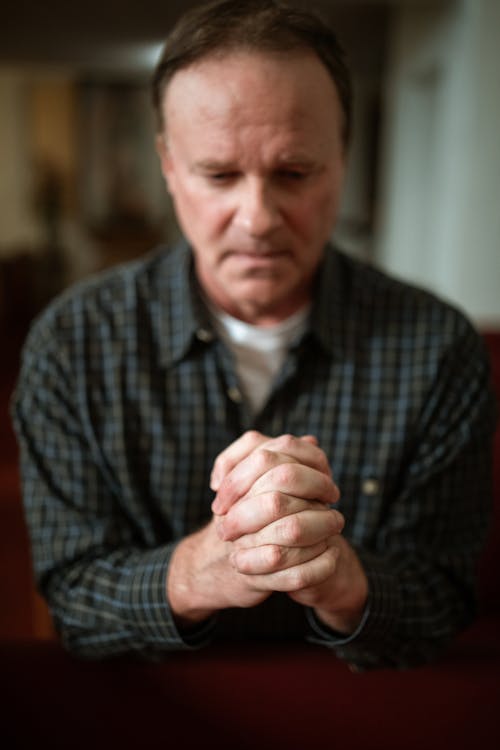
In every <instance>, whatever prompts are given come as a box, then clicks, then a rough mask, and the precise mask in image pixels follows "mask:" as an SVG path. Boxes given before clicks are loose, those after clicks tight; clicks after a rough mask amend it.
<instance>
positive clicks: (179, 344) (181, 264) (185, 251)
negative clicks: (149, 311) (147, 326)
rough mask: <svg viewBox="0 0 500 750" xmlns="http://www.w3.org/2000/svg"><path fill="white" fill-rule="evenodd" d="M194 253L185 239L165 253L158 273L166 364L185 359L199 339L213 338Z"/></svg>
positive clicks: (162, 351)
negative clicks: (196, 270)
mask: <svg viewBox="0 0 500 750" xmlns="http://www.w3.org/2000/svg"><path fill="white" fill-rule="evenodd" d="M193 265H194V264H193V257H192V253H191V250H190V247H189V245H188V244H187V242H185V241H182V242H180V243H179V244H178V245H177V246H176V247H174V248H173V249H172V250H170V251H168V252H167V253H166V254H165V262H164V265H163V268H162V273H161V274H159V277H158V284H159V288H158V299H159V334H160V340H159V351H160V361H161V364H162V365H165V366H169V365H172V364H174V363H176V362H178V361H179V360H181V359H182V358H183V357H184V356H185V355H186V354H187V353H188V351H189V349H190V348H191V346H192V345H193V342H194V341H195V340H196V337H197V334H199V335H198V339H200V340H203V341H205V342H206V341H210V338H211V335H210V323H209V319H208V315H207V313H206V312H205V310H204V306H203V303H202V300H201V296H200V294H199V292H198V290H197V282H196V279H195V274H194V268H193Z"/></svg>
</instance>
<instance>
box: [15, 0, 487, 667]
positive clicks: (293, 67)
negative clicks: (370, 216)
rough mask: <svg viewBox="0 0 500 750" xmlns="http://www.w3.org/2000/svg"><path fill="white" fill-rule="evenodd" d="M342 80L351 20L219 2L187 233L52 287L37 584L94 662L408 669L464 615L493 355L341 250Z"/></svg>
mask: <svg viewBox="0 0 500 750" xmlns="http://www.w3.org/2000/svg"><path fill="white" fill-rule="evenodd" d="M349 92H350V86H349V77H348V73H347V70H346V67H345V63H344V59H343V55H342V52H341V50H340V47H339V46H338V43H337V41H336V39H335V37H334V35H333V33H332V32H331V31H330V30H329V29H327V28H326V27H325V26H324V25H323V24H322V23H321V22H319V21H317V20H316V19H315V18H314V17H313V16H311V15H310V14H308V13H305V12H299V11H294V10H290V9H287V8H286V7H285V6H281V5H278V4H275V3H274V2H267V1H265V2H258V1H257V2H244V3H233V2H218V3H215V4H214V5H209V6H203V7H199V8H197V9H195V10H194V11H193V12H191V13H189V14H187V15H186V16H185V17H184V18H183V19H181V21H180V22H179V24H178V25H177V27H176V28H175V29H174V30H173V32H172V34H171V35H170V37H169V39H168V41H167V44H166V47H165V50H164V53H163V56H162V59H161V60H160V62H159V65H158V67H157V70H156V73H155V78H154V99H155V105H156V109H157V114H158V121H159V133H158V152H159V155H160V159H161V165H162V170H163V174H164V176H165V179H166V183H167V186H168V190H169V191H170V193H171V196H172V199H173V202H174V206H175V210H176V213H177V216H178V219H179V223H180V226H181V228H182V230H183V233H184V235H185V237H186V239H187V243H182V244H181V245H180V246H179V247H178V248H176V249H174V250H173V251H171V252H166V251H165V250H164V249H163V250H160V251H159V252H156V253H155V254H153V255H152V256H150V257H147V258H145V259H144V260H141V261H139V262H137V263H134V264H131V265H128V266H125V267H122V268H118V269H116V270H113V271H111V272H110V273H107V274H106V275H104V276H103V277H100V278H97V279H94V280H91V281H90V282H88V283H87V284H85V285H83V286H81V287H80V288H78V289H76V290H72V291H70V292H69V293H67V294H66V295H64V296H63V297H62V298H61V299H60V300H58V301H57V302H55V303H54V304H53V305H52V306H51V307H50V308H49V310H48V311H47V312H46V313H45V314H44V315H42V317H41V319H40V320H39V321H38V322H37V323H36V325H35V326H34V328H33V330H32V332H31V335H30V337H29V339H28V342H27V345H26V348H25V353H24V361H23V367H22V371H21V375H20V378H19V384H18V388H17V393H16V398H15V423H16V427H17V431H18V435H19V440H20V445H21V449H22V474H23V483H24V497H25V505H26V513H27V518H28V522H29V524H30V528H31V536H32V543H33V556H34V562H35V568H36V572H37V578H38V582H39V586H40V589H41V591H42V592H43V594H44V595H45V596H46V598H47V600H48V602H49V604H50V606H51V610H52V613H53V616H54V620H55V623H56V625H57V627H58V629H59V630H60V632H61V636H62V638H63V641H64V643H65V644H66V645H67V647H68V648H71V649H73V650H74V651H76V652H77V653H79V654H81V655H83V656H87V657H99V656H105V655H108V654H114V653H119V652H124V651H132V652H139V653H141V654H143V655H147V656H154V657H156V656H159V655H161V654H162V652H166V651H169V650H172V649H183V648H193V647H199V646H202V645H204V644H206V643H208V642H210V641H211V640H213V639H217V638H249V637H262V638H278V639H285V638H305V639H308V640H310V641H315V642H317V643H322V644H324V645H325V646H327V647H330V648H333V649H334V650H335V651H336V653H337V654H338V655H339V656H340V657H342V658H344V659H346V660H348V661H349V662H351V663H352V664H354V665H355V666H356V667H358V668H369V667H374V666H391V665H392V666H407V665H410V664H414V663H418V662H419V661H422V660H427V659H429V658H431V657H432V656H433V655H434V654H435V653H437V651H438V650H439V649H440V648H442V647H443V645H444V644H445V643H447V642H448V640H449V639H450V638H451V637H452V636H453V635H454V634H455V633H456V632H457V631H458V630H459V629H460V628H462V627H464V625H465V624H467V622H469V620H470V618H471V615H472V613H473V610H474V567H475V563H476V560H477V557H478V554H479V551H480V549H481V544H482V541H483V537H484V532H485V525H486V517H487V511H488V506H489V503H490V496H489V468H490V444H491V434H492V429H493V407H492V400H491V396H490V394H489V391H488V370H487V366H486V362H485V356H484V352H483V349H482V346H481V343H480V340H479V337H478V336H477V335H476V333H475V332H474V331H473V330H472V328H471V326H470V325H469V324H468V323H467V321H466V320H465V319H464V318H463V316H462V315H461V314H459V313H458V312H457V311H455V310H453V309H451V308H450V307H448V306H446V305H444V304H443V303H441V302H440V301H438V300H436V299H434V298H433V297H431V296H430V295H428V294H426V293H424V292H422V291H419V290H417V289H413V288H410V287H408V286H405V285H402V284H400V283H398V282H396V281H394V280H391V279H389V278H387V277H385V276H384V275H382V274H381V273H379V272H377V271H375V270H374V269H371V268H368V267H364V266H363V265H361V264H359V263H357V262H355V261H353V260H350V259H348V258H347V257H346V256H344V255H342V254H341V253H340V252H339V251H336V250H333V249H332V248H331V247H330V246H329V244H328V241H329V237H330V235H331V232H332V229H333V226H334V224H335V219H336V214H337V208H338V203H339V196H340V192H341V187H342V180H343V176H344V171H345V160H346V149H347V143H348V137H349V130H350V93H349ZM214 493H215V495H214Z"/></svg>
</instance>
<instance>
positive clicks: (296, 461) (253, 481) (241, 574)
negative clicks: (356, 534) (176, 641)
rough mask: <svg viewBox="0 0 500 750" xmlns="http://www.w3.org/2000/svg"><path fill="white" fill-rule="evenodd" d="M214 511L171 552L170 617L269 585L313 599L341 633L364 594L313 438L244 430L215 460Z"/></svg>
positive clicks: (208, 610)
mask: <svg viewBox="0 0 500 750" xmlns="http://www.w3.org/2000/svg"><path fill="white" fill-rule="evenodd" d="M211 488H212V489H213V490H214V491H215V492H216V496H215V499H214V501H213V503H212V511H213V514H214V515H213V517H212V520H211V521H210V523H209V524H208V525H207V526H205V527H204V528H203V529H201V530H200V531H198V532H196V533H195V534H192V535H190V536H188V537H186V538H185V539H184V540H182V541H181V542H180V543H179V544H178V545H177V547H176V550H175V551H174V554H173V556H172V560H171V564H170V571H169V577H168V581H167V595H168V598H169V601H170V606H171V608H172V611H173V613H174V615H175V616H176V618H177V620H178V622H179V624H180V625H181V626H182V625H188V626H189V625H192V624H194V623H196V622H199V621H201V620H203V619H205V618H206V617H209V616H210V615H211V614H213V613H214V612H215V611H217V610H219V609H223V608H226V607H251V606H255V605H257V604H259V603H260V602H262V601H263V600H264V599H266V598H267V597H268V596H270V595H271V593H272V592H273V591H282V592H286V593H287V594H288V595H289V596H290V597H291V598H292V599H294V600H295V601H296V602H298V603H300V604H303V605H306V606H310V607H313V608H314V610H315V612H316V614H317V616H318V617H319V619H320V620H322V621H323V622H324V623H325V624H327V625H329V626H330V627H331V628H333V629H334V630H336V631H339V632H341V633H344V634H349V633H351V632H352V631H353V630H354V629H355V628H356V626H357V625H358V623H359V621H360V619H361V616H362V613H363V610H364V606H365V604H366V599H367V595H368V584H367V579H366V575H365V572H364V570H363V567H362V565H361V563H360V561H359V559H358V557H357V555H356V553H355V552H354V550H353V549H352V547H351V546H350V545H349V543H348V542H347V541H346V540H345V539H344V537H343V536H342V530H343V527H344V518H343V516H342V515H341V514H340V513H339V512H338V511H336V510H334V509H332V508H331V507H330V506H331V504H333V503H335V502H336V501H337V500H338V499H339V490H338V488H337V487H336V485H335V483H334V481H333V478H332V474H331V471H330V467H329V464H328V461H327V458H326V456H325V454H324V452H323V451H322V450H321V449H320V448H319V446H318V444H317V441H316V439H315V438H314V437H312V436H309V435H306V436H302V437H293V436H291V435H282V436H280V437H277V438H268V437H266V436H265V435H262V434H261V433H258V432H256V431H250V432H246V433H244V435H242V436H241V438H239V439H238V440H236V441H235V442H234V443H232V445H230V446H229V447H228V448H227V449H226V450H225V451H223V452H222V453H221V454H220V455H219V456H218V458H217V459H216V461H215V464H214V467H213V471H212V476H211Z"/></svg>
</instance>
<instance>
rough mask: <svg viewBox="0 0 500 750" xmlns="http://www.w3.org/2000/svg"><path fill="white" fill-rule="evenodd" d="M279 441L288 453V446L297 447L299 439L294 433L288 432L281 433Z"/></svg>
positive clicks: (289, 447)
mask: <svg viewBox="0 0 500 750" xmlns="http://www.w3.org/2000/svg"><path fill="white" fill-rule="evenodd" d="M277 442H278V445H279V447H280V448H282V449H283V450H284V452H285V453H286V449H287V448H288V449H293V448H294V447H295V444H296V442H297V439H296V438H295V437H294V436H293V435H291V434H289V433H287V434H285V435H281V436H280V438H279V440H278V441H277Z"/></svg>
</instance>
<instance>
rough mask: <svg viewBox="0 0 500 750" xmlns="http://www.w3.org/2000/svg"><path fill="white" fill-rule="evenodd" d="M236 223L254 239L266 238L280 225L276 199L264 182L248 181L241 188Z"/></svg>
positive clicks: (257, 180) (258, 180)
mask: <svg viewBox="0 0 500 750" xmlns="http://www.w3.org/2000/svg"><path fill="white" fill-rule="evenodd" d="M236 223H237V224H238V225H239V227H240V228H241V229H243V230H244V231H245V232H246V233H247V234H249V235H250V236H252V237H265V236H266V235H269V234H270V233H271V232H273V231H274V230H275V229H276V228H277V227H278V226H279V225H280V223H281V213H280V210H279V207H278V204H277V200H276V197H275V196H274V195H273V191H272V189H271V187H270V186H269V185H268V184H266V182H265V181H264V180H260V179H254V180H253V179H248V180H247V181H246V182H245V184H244V185H242V186H241V195H240V199H239V205H238V208H237V215H236Z"/></svg>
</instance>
